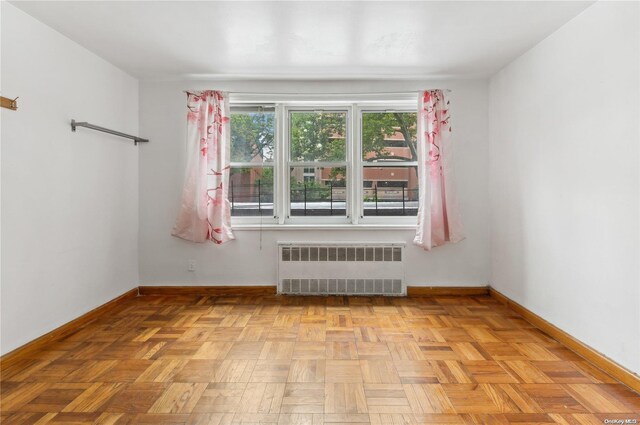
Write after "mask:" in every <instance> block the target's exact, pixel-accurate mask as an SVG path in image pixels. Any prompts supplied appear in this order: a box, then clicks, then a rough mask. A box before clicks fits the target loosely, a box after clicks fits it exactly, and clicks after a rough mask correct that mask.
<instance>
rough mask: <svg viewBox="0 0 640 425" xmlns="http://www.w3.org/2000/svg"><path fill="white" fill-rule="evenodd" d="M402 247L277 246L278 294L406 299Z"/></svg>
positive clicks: (378, 245) (389, 245)
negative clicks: (371, 296)
mask: <svg viewBox="0 0 640 425" xmlns="http://www.w3.org/2000/svg"><path fill="white" fill-rule="evenodd" d="M403 260H404V244H403V243H371V242H366V243H326V242H321V243H318V242H316V243H299V242H279V243H278V293H280V294H292V295H387V296H403V295H406V285H405V284H404V261H403Z"/></svg>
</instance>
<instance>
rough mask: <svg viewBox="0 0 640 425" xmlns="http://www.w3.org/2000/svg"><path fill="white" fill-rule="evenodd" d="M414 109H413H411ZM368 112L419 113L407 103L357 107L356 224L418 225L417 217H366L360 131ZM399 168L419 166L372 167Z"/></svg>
mask: <svg viewBox="0 0 640 425" xmlns="http://www.w3.org/2000/svg"><path fill="white" fill-rule="evenodd" d="M411 107H413V108H411ZM367 112H374V113H375V112H378V113H380V112H417V106H416V104H415V103H414V104H413V105H408V104H407V103H406V102H403V103H400V102H398V103H395V104H394V103H389V104H385V105H380V104H374V105H367V104H358V105H356V114H355V115H356V116H357V119H358V123H357V125H355V127H356V128H357V132H358V134H357V135H356V136H357V137H356V140H357V146H355V147H354V148H355V154H356V156H355V161H354V162H355V164H354V165H355V167H357V170H358V174H359V179H358V186H357V187H356V193H355V196H356V199H358V205H359V209H358V211H357V216H358V221H357V223H356V224H360V223H361V224H382V225H384V224H406V225H416V224H417V218H416V216H402V215H396V216H365V215H364V202H363V201H362V199H363V194H364V188H363V183H364V169H365V166H364V161H363V160H362V135H361V134H360V131H361V129H362V116H363V114H365V113H367ZM398 166H418V161H403V162H400V161H399V162H387V163H384V162H383V163H376V165H372V166H371V167H380V168H382V167H398Z"/></svg>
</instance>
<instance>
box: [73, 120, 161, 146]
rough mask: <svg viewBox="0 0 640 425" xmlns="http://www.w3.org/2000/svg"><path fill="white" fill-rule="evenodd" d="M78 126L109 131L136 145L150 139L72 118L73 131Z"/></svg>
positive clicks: (104, 131)
mask: <svg viewBox="0 0 640 425" xmlns="http://www.w3.org/2000/svg"><path fill="white" fill-rule="evenodd" d="M76 127H86V128H90V129H91V130H97V131H102V132H103V133H109V134H113V135H114V136H120V137H124V138H125V139H131V140H133V142H134V143H135V144H136V145H137V144H138V142H143V143H147V142H149V139H143V138H142V137H138V136H132V135H130V134H126V133H121V132H119V131H115V130H110V129H108V128H104V127H100V126H97V125H93V124H89V123H88V122H76V120H71V131H76Z"/></svg>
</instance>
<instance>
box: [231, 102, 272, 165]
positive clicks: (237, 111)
mask: <svg viewBox="0 0 640 425" xmlns="http://www.w3.org/2000/svg"><path fill="white" fill-rule="evenodd" d="M275 117H276V116H275V112H274V110H273V109H271V110H269V109H267V110H261V109H259V108H256V107H253V108H247V107H239V108H231V162H257V163H262V162H264V161H273V157H274V151H273V146H274V145H273V143H274V139H275V130H276V124H275V123H276V119H275Z"/></svg>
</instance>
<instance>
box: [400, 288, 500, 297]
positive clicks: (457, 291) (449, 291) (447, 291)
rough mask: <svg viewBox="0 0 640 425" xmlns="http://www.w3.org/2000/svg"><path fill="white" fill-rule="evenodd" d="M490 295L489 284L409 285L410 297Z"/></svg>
mask: <svg viewBox="0 0 640 425" xmlns="http://www.w3.org/2000/svg"><path fill="white" fill-rule="evenodd" d="M450 295H453V296H473V295H489V287H488V286H409V287H407V296H409V297H443V296H450Z"/></svg>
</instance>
